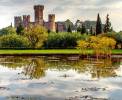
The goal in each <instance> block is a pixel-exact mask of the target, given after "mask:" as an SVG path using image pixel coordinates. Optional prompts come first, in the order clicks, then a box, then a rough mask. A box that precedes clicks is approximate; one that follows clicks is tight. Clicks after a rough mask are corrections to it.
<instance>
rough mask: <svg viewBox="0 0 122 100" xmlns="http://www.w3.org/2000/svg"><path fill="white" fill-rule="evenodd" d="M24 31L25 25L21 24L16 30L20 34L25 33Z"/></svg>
mask: <svg viewBox="0 0 122 100" xmlns="http://www.w3.org/2000/svg"><path fill="white" fill-rule="evenodd" d="M23 31H24V27H23V26H22V25H21V24H20V25H19V26H18V27H17V29H16V32H17V34H18V35H23Z"/></svg>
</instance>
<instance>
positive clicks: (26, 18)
mask: <svg viewBox="0 0 122 100" xmlns="http://www.w3.org/2000/svg"><path fill="white" fill-rule="evenodd" d="M29 23H30V15H23V27H28V26H29Z"/></svg>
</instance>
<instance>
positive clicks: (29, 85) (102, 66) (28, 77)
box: [0, 56, 122, 100]
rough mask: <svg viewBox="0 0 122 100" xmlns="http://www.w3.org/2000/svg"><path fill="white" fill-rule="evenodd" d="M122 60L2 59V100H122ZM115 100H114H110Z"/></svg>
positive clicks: (0, 86)
mask: <svg viewBox="0 0 122 100" xmlns="http://www.w3.org/2000/svg"><path fill="white" fill-rule="evenodd" d="M121 61H122V60H121V58H112V59H99V60H96V59H95V58H80V57H79V56H78V57H76V56H75V57H74V56H70V57H69V56H38V57H34V56H33V57H1V58H0V100H121V99H118V98H122V96H121V95H119V96H118V98H117V99H116V96H117V95H118V94H121V93H122V87H121V84H122V74H121V73H122V70H121V69H122V66H121ZM109 98H111V99H109Z"/></svg>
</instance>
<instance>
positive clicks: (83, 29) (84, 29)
mask: <svg viewBox="0 0 122 100" xmlns="http://www.w3.org/2000/svg"><path fill="white" fill-rule="evenodd" d="M83 33H86V26H85V25H84V24H82V28H81V34H83Z"/></svg>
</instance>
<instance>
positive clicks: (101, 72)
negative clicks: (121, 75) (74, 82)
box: [91, 59, 119, 78]
mask: <svg viewBox="0 0 122 100" xmlns="http://www.w3.org/2000/svg"><path fill="white" fill-rule="evenodd" d="M118 67H119V66H118ZM118 67H114V65H113V64H112V61H111V59H102V60H100V61H98V62H96V64H94V66H93V68H92V72H91V75H92V77H93V78H95V77H97V78H100V77H114V76H116V73H115V69H117V68H118Z"/></svg>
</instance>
